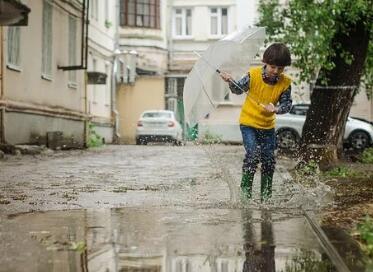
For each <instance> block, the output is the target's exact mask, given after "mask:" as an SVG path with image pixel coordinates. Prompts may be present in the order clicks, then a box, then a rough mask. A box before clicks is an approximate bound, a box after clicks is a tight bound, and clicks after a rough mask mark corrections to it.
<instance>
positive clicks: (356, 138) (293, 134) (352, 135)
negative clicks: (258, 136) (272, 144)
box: [276, 103, 373, 150]
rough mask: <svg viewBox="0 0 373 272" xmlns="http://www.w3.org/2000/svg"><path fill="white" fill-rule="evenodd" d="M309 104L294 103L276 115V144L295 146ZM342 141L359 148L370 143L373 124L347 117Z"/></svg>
mask: <svg viewBox="0 0 373 272" xmlns="http://www.w3.org/2000/svg"><path fill="white" fill-rule="evenodd" d="M309 106H310V104H307V103H304V104H294V105H293V107H292V109H291V110H290V112H289V113H286V114H279V115H277V116H276V133H277V145H278V147H279V148H283V149H291V148H294V147H296V146H297V144H298V143H299V140H300V138H301V135H302V129H303V125H304V122H305V120H306V114H307V111H308V108H309ZM343 140H344V143H345V144H348V145H349V146H351V147H352V148H353V149H356V150H361V149H364V148H367V147H369V146H371V145H372V143H373V142H372V141H373V126H372V124H371V123H369V122H365V121H361V120H358V119H354V118H351V117H348V120H347V123H346V129H345V133H344V137H343Z"/></svg>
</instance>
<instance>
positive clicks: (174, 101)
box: [167, 97, 177, 114]
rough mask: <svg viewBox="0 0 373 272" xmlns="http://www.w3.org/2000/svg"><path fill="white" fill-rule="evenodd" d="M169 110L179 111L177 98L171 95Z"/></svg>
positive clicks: (168, 101)
mask: <svg viewBox="0 0 373 272" xmlns="http://www.w3.org/2000/svg"><path fill="white" fill-rule="evenodd" d="M167 110H170V111H173V112H174V113H175V114H176V112H177V98H174V97H170V98H168V99H167Z"/></svg>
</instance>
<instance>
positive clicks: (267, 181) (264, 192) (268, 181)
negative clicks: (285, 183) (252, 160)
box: [260, 174, 273, 202]
mask: <svg viewBox="0 0 373 272" xmlns="http://www.w3.org/2000/svg"><path fill="white" fill-rule="evenodd" d="M272 180H273V174H272V175H262V176H261V182H260V200H261V201H262V202H263V201H267V200H268V199H270V198H271V197H272Z"/></svg>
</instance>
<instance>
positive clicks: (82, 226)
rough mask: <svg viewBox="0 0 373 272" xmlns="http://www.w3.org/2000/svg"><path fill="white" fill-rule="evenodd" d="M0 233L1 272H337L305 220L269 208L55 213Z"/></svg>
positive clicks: (0, 226)
mask: <svg viewBox="0 0 373 272" xmlns="http://www.w3.org/2000/svg"><path fill="white" fill-rule="evenodd" d="M0 233H1V242H0V243H1V249H0V256H1V257H0V258H1V260H0V261H1V263H2V265H1V267H0V271H100V272H101V271H102V272H106V271H131V272H135V271H142V272H151V271H162V272H171V271H172V272H192V271H202V272H203V271H209V272H210V271H214V272H233V271H245V272H248V271H269V272H270V271H288V272H290V271H335V270H333V269H332V267H331V265H330V263H329V261H328V260H327V259H326V255H325V254H323V251H322V249H321V248H320V246H319V244H318V242H317V239H315V236H314V234H313V233H312V231H311V229H310V228H309V226H308V225H307V223H306V221H305V219H304V218H303V217H292V216H291V215H288V214H284V213H271V212H269V211H265V212H261V211H257V210H238V209H236V210H231V209H176V210H175V209H151V210H150V209H148V210H147V209H140V208H123V209H111V210H73V211H53V212H47V213H34V214H24V215H19V216H15V217H12V218H8V219H1V222H0ZM315 265H320V266H315ZM307 266H309V268H308V269H307ZM313 267H325V269H326V270H321V269H320V270H319V269H317V270H313V269H312V268H313ZM26 268H27V269H26ZM25 269H26V270H25Z"/></svg>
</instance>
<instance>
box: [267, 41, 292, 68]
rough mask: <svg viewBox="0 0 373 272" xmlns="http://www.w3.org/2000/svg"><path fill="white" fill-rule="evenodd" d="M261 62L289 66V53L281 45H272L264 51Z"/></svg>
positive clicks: (283, 45)
mask: <svg viewBox="0 0 373 272" xmlns="http://www.w3.org/2000/svg"><path fill="white" fill-rule="evenodd" d="M263 62H264V63H267V64H271V65H276V66H289V65H291V56H290V51H289V49H288V48H287V46H286V45H285V44H283V43H273V44H271V45H270V46H268V48H267V49H266V50H265V51H264V54H263Z"/></svg>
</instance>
